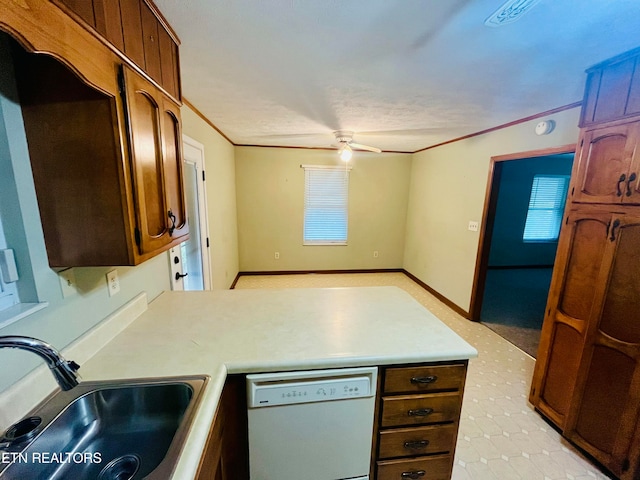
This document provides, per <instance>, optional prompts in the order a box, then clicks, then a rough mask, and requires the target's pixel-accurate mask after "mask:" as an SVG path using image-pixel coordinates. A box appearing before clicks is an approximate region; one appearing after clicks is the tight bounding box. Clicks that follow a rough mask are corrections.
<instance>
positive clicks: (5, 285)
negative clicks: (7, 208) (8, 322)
mask: <svg viewBox="0 0 640 480" xmlns="http://www.w3.org/2000/svg"><path fill="white" fill-rule="evenodd" d="M6 248H7V242H6V240H5V238H4V230H3V228H2V216H0V250H3V249H6ZM1 253H2V252H0V254H1ZM19 302H20V299H19V298H18V290H17V288H16V284H15V282H9V281H7V280H6V279H5V278H4V275H3V273H2V269H0V310H6V309H7V308H9V307H12V306H14V305H15V304H16V303H19Z"/></svg>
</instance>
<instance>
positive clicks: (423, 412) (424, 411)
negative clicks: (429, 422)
mask: <svg viewBox="0 0 640 480" xmlns="http://www.w3.org/2000/svg"><path fill="white" fill-rule="evenodd" d="M432 413H433V408H418V409H416V410H409V411H407V414H408V415H409V416H410V417H426V416H427V415H431V414H432Z"/></svg>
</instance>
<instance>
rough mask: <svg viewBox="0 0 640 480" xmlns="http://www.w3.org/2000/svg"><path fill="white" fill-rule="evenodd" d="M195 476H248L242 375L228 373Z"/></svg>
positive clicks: (215, 479)
mask: <svg viewBox="0 0 640 480" xmlns="http://www.w3.org/2000/svg"><path fill="white" fill-rule="evenodd" d="M196 480H249V434H248V430H247V395H246V389H245V376H244V375H230V376H228V377H227V380H226V382H225V385H224V388H223V390H222V396H221V397H220V402H219V403H218V410H217V411H216V414H215V417H214V420H213V424H212V425H211V430H210V431H209V436H208V437H207V443H206V445H205V450H204V453H203V454H202V458H201V459H200V466H199V467H198V473H197V475H196Z"/></svg>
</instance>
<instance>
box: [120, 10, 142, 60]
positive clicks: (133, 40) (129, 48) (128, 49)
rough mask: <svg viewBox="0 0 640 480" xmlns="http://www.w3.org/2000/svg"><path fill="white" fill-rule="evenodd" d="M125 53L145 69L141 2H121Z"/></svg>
mask: <svg viewBox="0 0 640 480" xmlns="http://www.w3.org/2000/svg"><path fill="white" fill-rule="evenodd" d="M120 14H121V17H122V34H123V37H124V53H125V54H126V55H127V57H129V58H130V59H131V60H132V61H133V62H134V63H135V64H136V65H138V66H139V67H140V68H143V69H144V43H143V40H142V37H143V35H142V16H141V13H140V0H120Z"/></svg>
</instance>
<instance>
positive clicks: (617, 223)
mask: <svg viewBox="0 0 640 480" xmlns="http://www.w3.org/2000/svg"><path fill="white" fill-rule="evenodd" d="M619 226H620V219H618V218H616V219H615V220H614V221H613V225H612V226H611V236H610V237H609V240H611V241H612V242H613V241H614V240H615V239H616V228H618V227H619Z"/></svg>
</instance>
